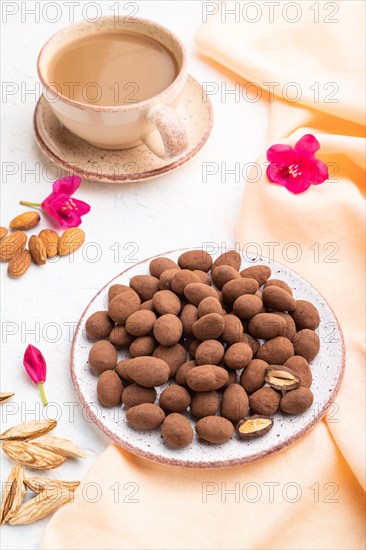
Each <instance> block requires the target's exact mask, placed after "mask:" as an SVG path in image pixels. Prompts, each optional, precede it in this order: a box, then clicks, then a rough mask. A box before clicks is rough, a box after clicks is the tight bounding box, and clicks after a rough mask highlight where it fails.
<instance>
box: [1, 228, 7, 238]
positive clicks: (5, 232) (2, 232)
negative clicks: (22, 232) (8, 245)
mask: <svg viewBox="0 0 366 550" xmlns="http://www.w3.org/2000/svg"><path fill="white" fill-rule="evenodd" d="M7 232H8V230H7V229H6V227H0V239H2V238H3V237H5V235H6V234H7Z"/></svg>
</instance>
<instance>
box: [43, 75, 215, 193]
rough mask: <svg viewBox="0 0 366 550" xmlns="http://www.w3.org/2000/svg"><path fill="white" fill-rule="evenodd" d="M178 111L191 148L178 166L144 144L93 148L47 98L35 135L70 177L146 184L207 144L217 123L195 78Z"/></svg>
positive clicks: (181, 159)
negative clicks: (114, 148) (62, 120)
mask: <svg viewBox="0 0 366 550" xmlns="http://www.w3.org/2000/svg"><path fill="white" fill-rule="evenodd" d="M177 111H178V113H179V115H180V117H181V118H182V120H183V122H184V123H185V126H186V129H187V132H188V139H189V146H188V151H186V152H185V153H184V154H183V155H182V156H181V157H179V158H178V159H176V160H175V161H174V162H172V161H171V160H169V161H167V160H162V159H159V158H158V157H156V156H155V155H154V154H153V153H152V152H151V151H150V150H149V149H148V148H147V147H146V145H144V144H143V143H141V144H140V145H138V146H136V147H132V148H130V149H121V150H119V151H109V150H107V149H100V148H97V147H94V146H93V145H89V144H88V143H87V142H86V141H84V140H82V139H81V138H79V137H77V136H75V135H74V134H73V133H71V132H70V131H69V130H67V129H66V128H65V127H64V126H63V125H62V124H61V123H60V122H59V121H58V119H57V118H56V115H55V114H54V113H53V111H52V110H51V108H50V106H49V104H48V103H47V101H46V100H45V99H44V98H43V96H42V97H41V98H40V99H39V101H38V104H37V107H36V110H35V113H34V133H35V138H36V141H37V144H38V146H39V148H40V149H41V151H42V152H43V153H44V155H45V156H46V157H47V158H48V159H50V160H51V161H52V162H54V163H56V164H58V165H59V166H61V167H62V168H63V169H64V170H66V171H67V172H69V173H73V174H77V175H79V176H80V177H82V178H84V179H87V180H89V181H97V182H105V183H123V182H133V181H142V180H147V179H150V178H155V177H157V176H160V175H161V174H165V173H167V172H171V171H172V170H175V169H176V168H178V166H181V165H182V164H184V163H185V162H187V161H188V160H189V159H190V158H192V157H193V156H194V155H196V154H197V152H198V151H199V150H200V149H201V147H203V145H204V144H205V143H206V141H207V139H208V137H209V135H210V133H211V129H212V123H213V111H212V106H211V103H210V100H209V98H208V97H207V96H206V95H205V93H204V91H203V89H202V86H201V85H200V84H199V83H198V82H197V81H196V80H195V79H194V78H193V77H191V76H188V78H187V83H186V86H185V88H184V90H183V95H182V98H181V101H180V104H179V106H178V108H177Z"/></svg>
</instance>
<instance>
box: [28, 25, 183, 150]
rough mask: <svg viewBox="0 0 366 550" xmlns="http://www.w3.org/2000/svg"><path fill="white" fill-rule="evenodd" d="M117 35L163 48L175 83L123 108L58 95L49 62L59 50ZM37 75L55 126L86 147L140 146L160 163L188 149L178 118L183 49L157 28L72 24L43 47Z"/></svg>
mask: <svg viewBox="0 0 366 550" xmlns="http://www.w3.org/2000/svg"><path fill="white" fill-rule="evenodd" d="M118 30H120V31H125V32H126V31H127V32H132V33H138V34H142V35H143V36H147V37H150V38H152V39H153V40H156V41H158V42H160V43H161V44H162V45H163V46H165V48H167V49H168V50H169V51H170V52H171V54H172V55H173V56H174V58H175V61H176V64H177V75H176V77H175V79H174V80H173V82H172V83H171V84H170V85H169V86H168V87H167V88H166V89H164V90H163V91H162V92H161V93H159V94H157V95H155V96H153V97H151V98H148V99H145V100H143V101H140V102H138V103H130V104H122V105H113V106H103V105H95V104H90V103H82V102H80V101H76V100H74V99H72V98H69V97H67V96H65V95H62V93H61V92H60V90H59V89H57V86H55V85H54V84H52V82H50V76H49V66H50V62H51V61H52V59H53V57H54V56H55V55H57V52H59V50H60V48H61V47H62V48H64V47H65V45H67V44H68V43H70V44H71V43H72V42H75V40H77V39H80V38H83V37H87V36H90V35H94V34H96V33H101V32H102V33H105V32H110V31H114V32H115V31H118ZM37 69H38V75H39V78H40V80H41V82H42V84H43V86H44V91H43V95H44V97H45V99H46V101H48V103H49V104H50V107H51V108H52V110H53V111H54V113H55V115H56V116H57V118H58V119H59V121H60V122H61V123H62V124H63V125H64V126H65V127H66V128H68V129H69V130H70V131H71V132H73V133H74V134H76V135H77V136H79V137H80V138H82V139H84V140H85V141H87V142H88V143H90V144H92V145H94V146H96V147H101V148H103V149H126V148H129V147H134V146H136V145H138V144H139V143H141V142H144V143H145V144H146V145H147V146H148V147H149V148H150V149H151V150H152V151H153V152H154V153H155V154H156V155H157V156H159V157H161V158H163V159H174V158H175V157H179V155H181V154H182V153H184V151H185V150H186V149H187V147H188V138H187V133H186V130H185V128H184V125H183V123H182V121H181V120H180V118H179V115H178V114H177V112H176V107H177V105H178V103H179V99H180V97H181V95H182V91H183V88H184V86H185V83H186V78H187V69H186V53H185V48H184V46H183V44H182V42H181V41H180V40H179V39H178V38H177V37H176V36H175V35H174V34H173V33H172V32H171V31H169V30H168V29H166V28H164V27H162V26H161V25H159V24H157V23H154V22H152V21H148V20H145V19H133V20H124V19H123V18H121V19H120V20H116V19H115V18H114V17H104V18H101V19H100V20H99V21H98V22H86V21H81V22H78V23H74V24H73V25H70V26H68V27H66V28H64V29H62V30H61V31H59V32H58V33H56V34H55V35H54V36H52V37H51V38H50V39H49V40H48V42H47V43H46V44H45V45H44V46H43V48H42V50H41V52H40V54H39V57H38V63H37Z"/></svg>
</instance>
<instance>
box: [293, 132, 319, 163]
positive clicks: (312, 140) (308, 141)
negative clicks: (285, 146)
mask: <svg viewBox="0 0 366 550" xmlns="http://www.w3.org/2000/svg"><path fill="white" fill-rule="evenodd" d="M319 149H320V143H319V141H318V140H317V139H316V137H315V136H313V134H306V135H305V136H302V138H300V139H299V141H298V142H297V143H296V145H295V151H296V153H298V154H299V155H301V156H303V157H305V158H309V157H311V156H312V155H314V153H316V151H318V150H319Z"/></svg>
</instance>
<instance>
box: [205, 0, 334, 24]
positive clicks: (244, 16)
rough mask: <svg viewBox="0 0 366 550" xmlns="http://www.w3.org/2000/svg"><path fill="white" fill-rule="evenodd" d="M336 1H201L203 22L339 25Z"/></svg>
mask: <svg viewBox="0 0 366 550" xmlns="http://www.w3.org/2000/svg"><path fill="white" fill-rule="evenodd" d="M339 10H340V7H339V4H338V3H337V2H325V1H322V2H311V1H306V2H258V1H254V2H203V3H202V22H203V23H207V22H208V21H209V19H210V18H212V17H219V18H220V22H221V23H226V22H235V23H242V22H245V23H258V22H259V21H263V20H265V21H266V22H268V23H277V22H285V23H289V24H294V23H298V22H299V21H301V20H302V19H305V18H307V19H309V17H310V20H311V21H313V22H314V23H339V19H338V17H337V14H338V13H339Z"/></svg>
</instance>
